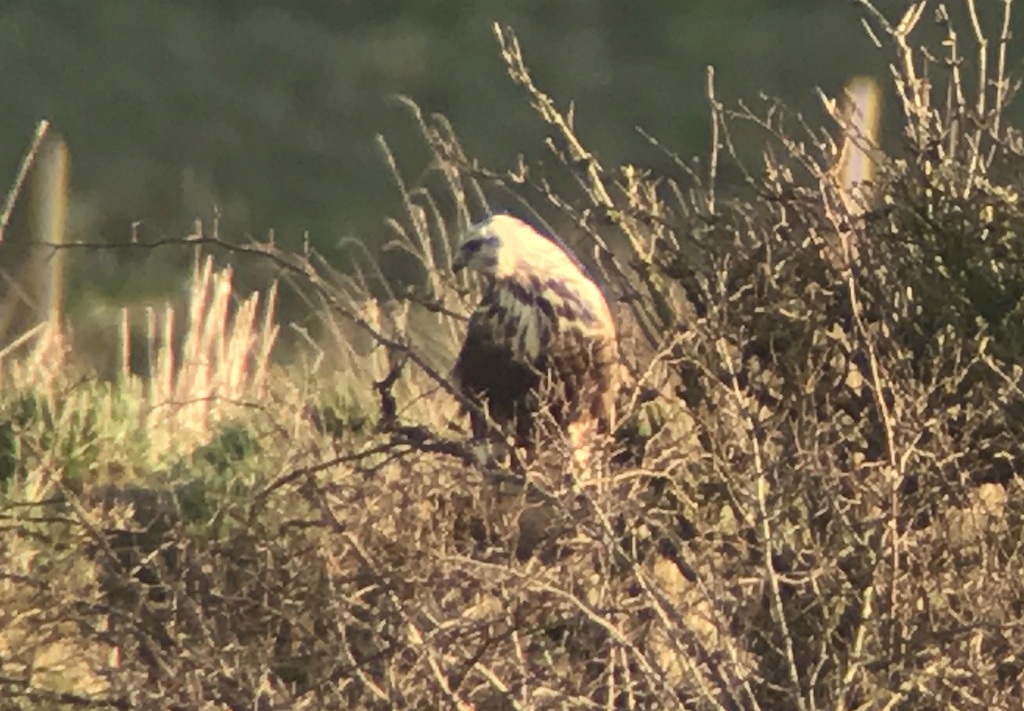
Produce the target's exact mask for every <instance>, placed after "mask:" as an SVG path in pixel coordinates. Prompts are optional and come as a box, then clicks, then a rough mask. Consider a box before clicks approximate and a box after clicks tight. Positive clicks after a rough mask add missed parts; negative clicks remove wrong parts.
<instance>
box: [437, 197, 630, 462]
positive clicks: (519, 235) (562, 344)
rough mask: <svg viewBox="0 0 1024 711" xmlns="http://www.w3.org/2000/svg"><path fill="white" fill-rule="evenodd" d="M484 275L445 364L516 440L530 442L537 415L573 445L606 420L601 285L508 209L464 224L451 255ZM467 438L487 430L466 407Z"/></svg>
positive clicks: (605, 320) (608, 327)
mask: <svg viewBox="0 0 1024 711" xmlns="http://www.w3.org/2000/svg"><path fill="white" fill-rule="evenodd" d="M452 266H453V269H454V270H455V271H456V272H457V271H460V270H462V269H468V270H473V271H476V272H478V273H479V274H480V275H481V276H482V278H483V280H484V291H483V298H482V299H481V301H480V303H479V305H478V306H477V307H476V309H475V310H474V311H473V313H472V315H471V317H470V319H469V326H468V329H467V332H466V337H465V341H464V342H463V344H462V349H461V351H460V353H459V355H458V359H457V361H456V364H455V369H454V373H453V375H454V378H455V381H456V383H457V385H458V387H459V388H460V390H461V392H462V393H463V395H465V396H466V397H467V399H469V400H470V401H471V402H473V403H474V404H476V405H477V406H478V408H479V409H480V410H481V411H482V412H483V413H485V414H486V415H487V416H489V417H490V418H491V420H492V421H493V422H494V423H495V424H497V425H499V427H501V428H503V429H504V430H505V431H506V433H507V431H508V429H511V434H513V435H514V438H515V442H516V446H519V447H526V448H528V449H530V448H533V447H535V446H536V444H537V442H536V438H537V432H538V430H537V426H538V422H539V419H540V417H539V416H540V414H541V413H542V412H546V413H548V414H549V415H550V416H551V418H552V420H553V421H554V423H556V424H557V425H558V426H559V427H561V428H562V429H563V430H564V431H565V433H566V434H567V435H568V436H569V440H570V442H571V443H572V444H573V446H574V447H578V446H581V442H580V441H579V440H581V438H584V437H586V436H587V433H589V432H594V431H597V432H608V431H610V429H611V427H612V426H613V420H614V415H615V413H614V409H615V397H616V386H617V379H616V372H617V368H618V344H617V335H616V328H615V322H614V321H613V319H612V315H611V312H610V310H609V308H608V303H607V302H606V301H605V298H604V295H603V294H602V293H601V289H600V288H599V287H598V285H597V284H596V283H594V281H593V280H592V279H591V278H590V276H589V275H588V274H587V272H586V270H585V269H584V268H583V266H582V265H581V264H580V262H579V261H578V260H577V259H576V257H575V256H574V255H573V254H572V252H571V251H570V250H569V249H568V248H567V247H566V246H565V245H564V244H562V243H561V242H560V241H559V240H557V239H556V238H554V237H552V236H548V235H545V234H543V233H541V232H539V231H538V230H536V229H535V228H534V227H532V226H530V225H529V224H527V223H526V222H523V221H521V220H519V219H517V218H515V217H513V216H511V215H507V214H495V215H492V216H490V217H488V218H486V219H484V220H483V221H481V222H479V223H477V224H476V225H474V226H473V227H472V228H471V229H470V230H469V232H468V234H467V235H466V238H465V241H464V242H463V243H462V246H461V248H460V249H459V251H458V254H457V255H456V257H455V258H454V260H453V265H452ZM471 421H472V427H473V435H474V437H475V438H478V439H480V438H482V437H483V436H484V435H485V434H486V433H487V432H488V430H489V427H488V424H487V420H486V419H485V418H484V417H483V416H481V413H479V412H477V413H472V414H471Z"/></svg>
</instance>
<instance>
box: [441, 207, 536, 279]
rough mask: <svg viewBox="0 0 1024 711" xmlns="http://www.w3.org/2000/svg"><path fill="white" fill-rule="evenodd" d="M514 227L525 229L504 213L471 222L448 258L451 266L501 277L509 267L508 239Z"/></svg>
mask: <svg viewBox="0 0 1024 711" xmlns="http://www.w3.org/2000/svg"><path fill="white" fill-rule="evenodd" d="M514 223H518V225H516V224H514ZM517 227H519V228H523V227H525V228H527V229H529V227H528V226H527V225H525V224H523V223H521V222H519V221H518V220H516V219H515V218H514V217H509V216H508V215H495V216H493V217H489V218H487V219H486V220H483V221H482V222H478V223H477V224H475V225H473V226H472V227H471V228H469V231H468V232H467V233H466V238H465V240H464V241H463V243H462V246H461V247H460V248H459V252H458V254H456V255H455V259H454V260H453V261H452V269H453V270H454V271H456V272H459V271H462V270H463V269H472V270H473V271H477V272H480V273H481V274H485V275H487V276H491V277H497V278H500V277H502V276H505V275H506V273H507V272H508V271H509V270H510V269H512V267H513V264H512V252H513V249H512V248H511V247H510V243H509V238H510V236H512V232H513V231H514V230H516V229H517Z"/></svg>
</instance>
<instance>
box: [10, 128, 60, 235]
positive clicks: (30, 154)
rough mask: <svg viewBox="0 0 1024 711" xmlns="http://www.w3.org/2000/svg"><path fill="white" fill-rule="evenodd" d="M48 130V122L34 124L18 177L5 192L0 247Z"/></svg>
mask: <svg viewBox="0 0 1024 711" xmlns="http://www.w3.org/2000/svg"><path fill="white" fill-rule="evenodd" d="M49 129H50V122H49V121H46V120H45V119H44V120H43V121H40V122H39V123H38V124H36V132H35V135H34V136H33V137H32V143H31V144H30V145H29V147H28V150H27V151H26V152H25V156H24V157H23V158H22V159H21V165H20V166H19V168H18V175H17V177H16V178H15V179H14V185H12V186H11V189H10V190H8V191H7V199H6V200H5V201H4V210H3V212H2V213H0V245H3V243H4V236H5V234H6V232H7V225H8V223H9V222H10V220H11V213H12V212H13V211H14V203H15V202H17V200H18V195H19V194H20V193H21V188H22V186H23V185H24V184H25V178H26V177H28V171H29V169H30V168H31V167H32V163H33V162H34V161H35V159H36V155H37V154H38V153H39V148H40V146H42V144H43V139H44V138H45V137H46V132H47V131H48V130H49Z"/></svg>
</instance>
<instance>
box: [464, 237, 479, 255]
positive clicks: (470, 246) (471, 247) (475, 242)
mask: <svg viewBox="0 0 1024 711" xmlns="http://www.w3.org/2000/svg"><path fill="white" fill-rule="evenodd" d="M483 243H484V241H483V240H482V239H471V240H469V241H468V242H466V244H464V245H462V250H463V251H464V252H465V253H466V254H475V253H476V252H479V251H480V246H481V245H483Z"/></svg>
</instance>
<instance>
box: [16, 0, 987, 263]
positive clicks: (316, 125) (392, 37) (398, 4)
mask: <svg viewBox="0 0 1024 711" xmlns="http://www.w3.org/2000/svg"><path fill="white" fill-rule="evenodd" d="M875 4H876V6H877V7H878V9H879V10H881V11H882V12H883V13H885V14H886V15H887V16H889V17H890V18H891V19H893V20H894V21H895V20H897V19H898V17H899V15H900V14H901V12H902V10H903V9H904V8H905V7H906V6H907V4H908V3H907V2H906V0H876V3H875ZM956 4H957V5H959V3H956ZM981 5H983V6H984V7H983V8H982V9H983V10H984V11H985V13H986V15H985V17H986V19H987V20H989V21H990V22H989V26H990V28H991V29H992V31H993V32H995V31H996V30H997V29H998V27H997V23H996V22H995V21H996V20H997V19H998V12H999V11H1000V10H1001V7H1002V3H996V2H986V3H981ZM932 15H933V12H931V11H930V12H929V15H928V19H927V20H926V21H925V22H923V23H922V27H923V26H925V25H927V26H928V27H929V28H934V22H933V21H932V19H931V16H932ZM863 16H865V12H864V10H863V9H862V8H860V7H858V5H857V3H855V2H840V1H837V0H830V1H827V2H826V1H825V0H635V1H634V2H629V3H625V2H621V1H615V0H560V1H559V2H541V1H540V0H519V1H517V2H510V1H509V0H474V2H462V1H461V0H363V1H354V0H303V1H301V2H266V1H260V0H204V1H203V2H199V1H198V0H179V1H178V2H174V3H170V2H161V1H158V0H95V1H94V2H88V3H85V2H82V3H70V2H66V1H64V0H22V1H17V0H4V2H3V3H2V4H0V67H2V71H0V97H3V118H2V120H0V184H2V185H4V186H5V187H6V185H9V184H10V181H11V180H13V176H14V174H15V171H16V167H17V164H18V161H19V159H20V156H21V155H22V154H23V152H24V150H25V149H26V147H27V145H28V143H29V141H30V138H31V135H32V132H33V128H34V126H35V124H36V122H37V121H38V120H39V119H42V118H47V119H49V120H51V121H52V122H53V127H54V129H55V130H56V131H59V132H60V133H61V134H63V136H64V137H65V138H66V139H67V141H68V143H69V146H70V150H71V165H72V173H71V175H72V190H73V192H72V202H71V210H70V237H71V238H72V239H85V240H89V241H97V240H102V241H114V242H120V241H124V240H127V239H128V238H129V236H130V234H131V233H132V229H133V228H132V225H133V223H135V224H136V229H137V232H138V236H139V237H140V238H141V239H144V240H146V239H158V238H166V237H179V236H182V235H184V234H186V233H187V232H188V230H189V229H190V227H191V225H192V224H193V222H194V220H195V219H197V218H199V219H203V221H204V224H209V222H210V220H211V217H212V215H213V214H214V206H217V208H218V209H219V211H220V213H221V215H222V216H223V223H222V225H223V226H225V228H226V229H228V230H230V232H231V234H232V236H238V235H245V234H248V235H252V236H264V235H266V234H267V233H268V232H269V231H270V230H273V231H274V232H275V234H276V237H277V239H278V241H279V242H282V243H284V244H297V243H298V242H299V240H300V239H302V236H303V234H304V233H307V232H308V234H309V237H310V239H311V240H312V241H313V242H314V243H315V244H317V245H318V246H321V248H323V249H325V250H326V251H330V246H331V245H333V244H337V243H338V241H339V240H341V239H342V238H346V237H356V238H358V239H362V240H366V241H367V242H368V243H370V244H373V243H375V241H378V240H379V239H380V237H381V235H383V234H384V228H383V220H384V218H385V217H386V216H387V215H388V214H394V213H396V212H397V211H398V210H399V203H398V199H397V193H396V190H395V189H394V185H393V181H392V178H391V176H390V175H389V172H388V169H387V166H386V165H385V163H384V161H383V160H382V159H381V156H380V153H379V150H378V149H377V147H376V145H375V140H374V137H375V135H376V134H382V135H383V136H384V137H385V138H386V139H387V140H388V142H389V143H390V145H391V146H392V148H393V149H394V152H395V154H396V155H397V157H398V160H399V162H400V164H401V167H402V169H403V172H404V173H405V174H406V175H407V176H409V177H410V178H413V179H415V177H416V176H417V175H418V174H420V173H421V172H422V171H423V170H424V168H425V167H426V166H427V158H428V156H427V153H426V150H425V148H424V145H423V143H422V140H421V139H420V137H419V134H418V130H417V128H416V126H415V124H414V122H413V120H412V119H411V116H410V114H409V112H408V111H407V110H406V109H404V108H402V107H401V106H399V105H398V103H397V102H396V101H394V100H393V97H394V95H396V94H403V95H407V96H408V97H410V98H412V99H413V100H414V101H416V102H417V103H418V104H419V105H420V106H421V107H422V108H423V109H424V111H427V112H440V113H443V114H445V115H446V116H447V117H448V118H449V119H450V120H451V121H452V122H453V123H454V126H455V128H456V130H457V131H458V132H459V133H460V135H461V136H462V138H463V140H464V142H465V145H466V148H467V150H468V151H469V152H470V153H471V154H472V155H474V156H477V157H479V158H480V159H482V160H483V161H484V162H485V163H487V164H490V165H494V166H497V167H501V166H503V165H508V164H510V163H511V161H512V160H513V158H514V157H515V155H516V154H517V153H518V152H521V151H522V152H526V153H527V154H528V156H530V157H532V158H542V157H543V156H544V149H543V147H542V139H543V136H544V132H543V127H542V126H541V124H540V122H539V121H538V120H537V119H536V118H535V117H534V116H533V115H532V113H531V111H530V109H529V106H528V102H527V101H526V100H525V99H524V96H523V95H522V94H521V93H520V92H519V91H518V90H517V89H516V87H514V86H513V85H512V83H511V82H510V81H509V80H508V79H507V77H506V75H505V72H504V69H503V67H502V63H501V59H500V53H499V51H498V47H497V43H496V41H495V38H494V35H493V32H492V29H491V25H492V23H493V22H494V21H495V20H498V21H501V22H503V23H507V24H509V25H511V26H512V28H513V29H514V30H515V31H516V32H517V33H518V35H519V38H520V40H521V42H522V46H523V51H524V53H525V56H526V60H527V62H528V64H529V66H530V67H531V68H532V70H533V72H534V78H535V80H536V82H537V83H538V85H539V86H541V87H542V88H543V89H544V90H546V91H547V92H548V93H550V94H551V95H552V96H554V97H555V98H556V100H557V101H558V102H559V104H560V105H561V106H565V105H566V104H567V103H568V101H569V100H574V101H575V102H576V117H577V127H578V129H579V132H580V135H581V137H582V138H583V140H584V141H585V143H586V144H587V145H588V147H589V148H591V149H592V150H594V151H595V152H596V153H597V154H598V156H599V157H600V158H601V160H602V161H604V162H605V163H606V164H609V165H613V164H615V163H616V162H618V161H622V160H628V161H629V162H632V163H634V164H638V165H641V166H650V167H655V168H657V167H659V166H665V167H667V163H666V160H665V158H664V157H663V156H662V155H660V154H659V153H658V152H657V151H656V150H654V149H653V148H651V147H650V146H649V145H648V144H647V142H646V141H645V140H644V139H643V138H642V137H640V136H639V135H638V134H637V132H636V131H635V127H636V126H642V127H643V128H644V129H646V130H647V131H648V132H650V133H652V134H653V135H655V136H656V137H658V138H659V139H660V140H661V141H662V142H663V143H664V144H665V145H666V146H668V147H669V148H671V149H672V150H675V151H677V152H678V153H679V154H681V155H683V156H691V155H695V154H705V153H706V152H707V149H708V143H709V123H708V107H707V102H706V100H705V97H704V91H705V68H706V67H707V66H708V65H714V67H715V68H716V76H717V87H718V94H719V97H720V98H721V99H722V100H723V101H725V102H726V103H734V102H735V101H736V100H737V99H746V100H756V97H757V95H758V93H759V92H763V93H766V94H769V95H773V96H777V97H779V98H781V99H783V100H784V101H785V102H786V103H787V104H789V105H790V106H792V107H793V108H796V109H799V110H802V111H806V112H808V113H809V114H811V116H812V119H813V120H812V123H813V122H820V121H821V117H822V110H821V107H820V105H819V101H818V99H817V97H816V95H815V93H814V87H821V88H822V89H824V90H825V91H826V92H828V93H829V94H831V95H837V94H838V93H839V92H840V91H841V87H842V85H843V84H844V82H845V81H847V80H848V79H849V78H850V77H851V76H854V75H859V74H869V75H875V76H878V77H880V78H881V79H882V80H883V81H886V77H887V73H888V70H887V69H886V63H887V62H888V61H890V60H891V54H890V53H889V52H888V51H887V50H884V51H883V50H879V49H877V48H876V47H875V46H874V45H873V43H872V42H871V40H870V39H869V38H868V36H867V34H866V33H865V31H864V30H863V28H862V27H861V18H862V17H863ZM968 29H969V26H966V25H964V26H962V30H963V32H962V34H967V32H966V31H967V30H968ZM923 31H924V32H928V31H931V30H929V29H926V30H923ZM966 39H968V40H969V39H970V38H969V36H968V37H967V38H966Z"/></svg>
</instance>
